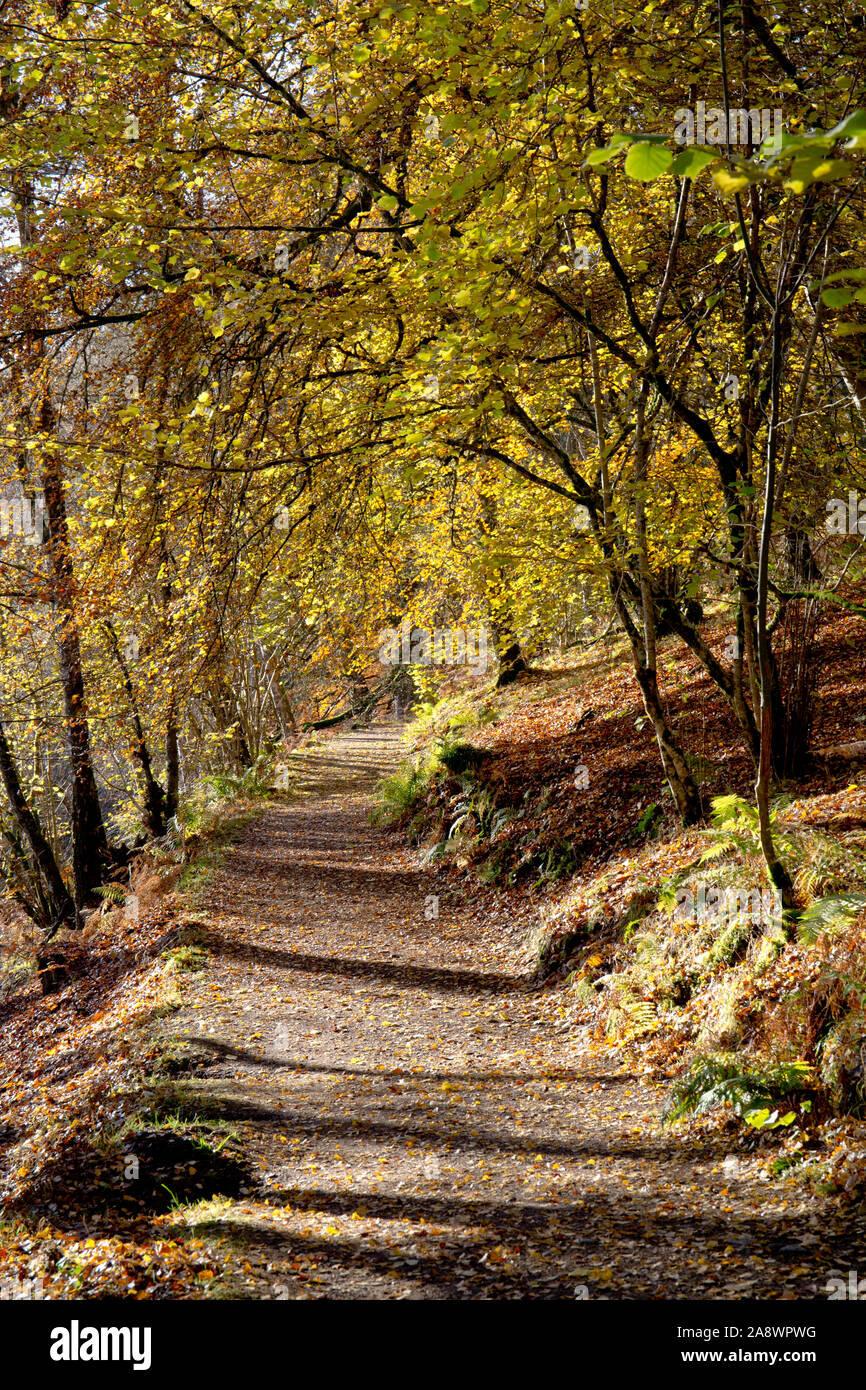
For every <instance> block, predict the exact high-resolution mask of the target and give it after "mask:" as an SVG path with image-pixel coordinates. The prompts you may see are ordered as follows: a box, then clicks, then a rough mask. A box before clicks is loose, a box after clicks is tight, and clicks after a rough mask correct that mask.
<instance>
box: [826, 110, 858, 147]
mask: <svg viewBox="0 0 866 1390" xmlns="http://www.w3.org/2000/svg"><path fill="white" fill-rule="evenodd" d="M843 135H847V136H856V135H866V111H852V112H851V115H850V116H846V117H845V119H844V121H840V122H839V124H838V125H836V126H834V127H833V129H832V130H828V131H827V136H828V137H829V138H830V139H832V140H841V139H842V137H843Z"/></svg>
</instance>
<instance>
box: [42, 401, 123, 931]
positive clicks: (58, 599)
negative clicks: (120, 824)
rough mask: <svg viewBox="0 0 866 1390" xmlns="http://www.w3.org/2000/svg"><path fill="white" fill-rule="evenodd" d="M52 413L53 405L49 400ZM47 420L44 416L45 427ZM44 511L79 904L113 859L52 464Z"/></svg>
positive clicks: (61, 498) (63, 520)
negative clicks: (97, 774) (56, 618)
mask: <svg viewBox="0 0 866 1390" xmlns="http://www.w3.org/2000/svg"><path fill="white" fill-rule="evenodd" d="M46 406H47V407H48V410H49V411H50V405H49V403H48V402H47V400H46ZM48 423H49V421H46V420H43V425H47V424H48ZM43 485H44V491H45V511H46V514H47V516H48V534H49V538H48V548H49V554H50V559H51V570H52V579H53V589H54V602H55V605H56V608H57V612H58V616H59V623H60V627H59V633H58V651H59V666H60V683H61V687H62V690H63V706H64V713H65V716H66V743H67V749H68V753H69V768H70V773H71V777H72V806H71V822H72V875H73V880H74V884H75V901H76V903H77V905H78V907H79V908H81V907H83V906H84V904H85V903H87V902H89V901H92V899H93V890H94V888H96V887H97V885H98V884H100V883H101V882H102V879H103V876H104V873H105V869H106V867H107V865H108V863H109V860H110V854H109V849H108V838H107V836H106V833H105V824H104V822H103V819H102V808H101V807H100V804H99V792H98V791H97V787H96V777H95V776H94V772H93V761H92V757H91V752H90V726H89V724H88V720H87V702H86V699H85V694H84V676H83V673H82V665H81V642H80V639H79V634H78V622H77V618H76V615H75V609H74V605H73V593H74V577H73V572H72V560H71V558H70V554H69V528H68V525H67V521H66V502H65V499H64V496H63V485H62V482H61V479H60V477H59V475H58V474H57V472H56V471H55V469H54V468H53V467H52V466H51V465H49V466H48V467H47V469H46V472H45V475H44V484H43Z"/></svg>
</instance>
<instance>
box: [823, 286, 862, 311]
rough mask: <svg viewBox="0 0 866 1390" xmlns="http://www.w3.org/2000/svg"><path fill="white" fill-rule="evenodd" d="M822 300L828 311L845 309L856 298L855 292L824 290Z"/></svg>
mask: <svg viewBox="0 0 866 1390" xmlns="http://www.w3.org/2000/svg"><path fill="white" fill-rule="evenodd" d="M821 298H822V299H823V301H824V303H825V304H826V305H827V308H828V309H844V307H845V305H846V304H850V303H851V300H852V299H853V298H854V291H853V290H822V291H821Z"/></svg>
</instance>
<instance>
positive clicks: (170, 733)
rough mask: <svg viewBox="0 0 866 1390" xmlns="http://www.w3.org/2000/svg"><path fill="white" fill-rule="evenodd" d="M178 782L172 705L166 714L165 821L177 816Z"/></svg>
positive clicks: (177, 760) (178, 757) (178, 774)
mask: <svg viewBox="0 0 866 1390" xmlns="http://www.w3.org/2000/svg"><path fill="white" fill-rule="evenodd" d="M179 780H180V750H179V748H178V742H177V722H176V715H175V709H174V705H172V706H171V708H170V709H169V712H168V727H167V728H166V731H165V815H166V819H167V820H171V817H172V816H176V815H177V792H178V783H179Z"/></svg>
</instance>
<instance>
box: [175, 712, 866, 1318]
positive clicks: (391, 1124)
mask: <svg viewBox="0 0 866 1390" xmlns="http://www.w3.org/2000/svg"><path fill="white" fill-rule="evenodd" d="M400 734H401V731H400V730H399V728H397V727H396V726H391V727H388V726H379V727H377V728H373V729H369V730H364V731H358V732H349V733H345V734H341V735H339V736H337V737H335V738H333V739H331V740H330V741H329V742H327V743H325V744H323V745H321V746H320V747H319V748H317V749H311V750H305V751H304V752H302V753H299V754H297V755H295V756H294V757H293V759H292V766H293V770H294V773H295V775H296V778H297V782H296V786H297V789H298V793H299V796H298V799H297V801H296V802H294V803H293V804H289V805H287V806H285V807H283V806H280V807H270V808H269V809H267V810H266V811H265V812H264V814H263V815H262V816H261V817H260V818H259V819H257V820H256V821H255V822H254V823H252V824H251V825H250V826H248V827H247V829H246V831H245V832H244V834H243V836H242V838H241V840H240V841H239V842H238V844H237V845H236V846H235V847H234V849H233V850H232V852H231V854H230V855H229V857H228V860H227V863H226V866H225V868H224V869H223V871H222V872H221V874H220V875H219V877H218V879H217V880H215V882H214V884H213V886H212V888H211V891H210V897H209V902H208V905H207V920H208V946H209V949H210V953H211V954H210V962H209V966H208V969H207V971H206V972H204V974H202V975H199V976H197V977H196V982H195V983H194V984H193V985H192V986H191V990H190V991H188V993H189V994H190V996H191V997H190V1003H189V1005H188V1007H187V1008H186V1009H185V1011H184V1013H183V1014H182V1015H181V1016H180V1023H181V1032H182V1033H183V1035H184V1037H185V1040H186V1041H187V1042H192V1043H195V1044H196V1045H197V1049H198V1051H199V1052H200V1053H204V1054H206V1057H207V1065H206V1066H205V1067H204V1068H203V1070H202V1071H200V1073H199V1074H197V1075H195V1076H193V1077H190V1079H189V1080H187V1081H186V1082H185V1083H184V1088H185V1091H186V1094H187V1098H188V1101H189V1104H190V1105H191V1106H192V1108H193V1109H197V1110H199V1112H200V1113H204V1112H205V1111H210V1112H215V1113H218V1114H220V1115H221V1116H222V1117H224V1118H225V1119H227V1120H230V1121H231V1122H232V1124H233V1125H234V1126H235V1127H236V1128H237V1129H238V1130H239V1131H240V1132H241V1134H242V1136H243V1139H244V1143H245V1146H246V1148H247V1150H248V1152H249V1153H250V1154H251V1156H252V1157H253V1159H254V1160H255V1161H256V1163H257V1165H258V1169H259V1176H260V1186H259V1188H258V1189H257V1190H256V1191H255V1192H251V1193H250V1194H249V1195H248V1198H247V1199H246V1200H243V1199H242V1200H240V1201H237V1202H228V1201H226V1202H223V1203H219V1204H218V1206H217V1208H216V1209H215V1210H213V1211H212V1213H211V1214H210V1216H209V1217H208V1218H207V1219H205V1220H203V1221H202V1219H201V1218H202V1215H203V1214H200V1215H199V1229H200V1230H202V1229H203V1230H205V1231H206V1232H208V1233H213V1234H214V1235H218V1236H220V1237H227V1238H229V1239H230V1241H231V1243H232V1246H233V1248H234V1250H235V1251H236V1252H238V1254H239V1257H240V1258H239V1266H240V1268H241V1270H242V1273H241V1274H240V1275H239V1279H240V1280H241V1283H240V1284H239V1285H238V1286H237V1288H236V1289H235V1292H236V1293H237V1294H239V1295H240V1296H247V1297H254V1298H306V1297H325V1298H371V1299H377V1298H388V1299H393V1298H420V1299H441V1298H459V1299H471V1298H524V1297H531V1298H569V1299H574V1298H575V1297H578V1298H583V1297H589V1298H598V1297H602V1298H689V1297H691V1298H694V1297H698V1298H743V1297H761V1298H773V1299H776V1298H791V1297H799V1298H822V1299H823V1298H826V1292H825V1291H824V1286H825V1283H826V1279H827V1274H828V1271H829V1270H830V1269H833V1268H835V1269H842V1270H843V1271H847V1270H848V1269H849V1268H856V1265H857V1251H858V1249H859V1250H860V1251H862V1249H863V1239H862V1237H863V1223H862V1222H861V1221H859V1220H857V1221H855V1220H853V1219H852V1217H851V1216H850V1215H849V1216H848V1217H847V1218H846V1217H843V1216H842V1215H841V1214H840V1213H837V1212H836V1210H835V1208H832V1207H828V1209H827V1211H826V1212H819V1209H818V1207H817V1205H816V1203H815V1201H814V1199H811V1200H810V1201H808V1202H806V1201H805V1200H803V1198H802V1197H801V1196H800V1195H799V1194H798V1193H797V1192H796V1191H792V1189H790V1188H788V1187H786V1188H781V1187H776V1186H771V1185H768V1184H766V1183H761V1182H759V1181H757V1180H756V1165H754V1164H750V1161H749V1160H746V1161H745V1163H742V1162H741V1161H740V1160H736V1161H735V1162H734V1163H733V1164H732V1162H731V1161H730V1159H729V1161H728V1162H727V1164H723V1160H724V1159H725V1154H726V1150H725V1148H724V1147H722V1148H719V1147H714V1146H713V1143H711V1142H710V1141H707V1140H700V1141H698V1140H695V1138H694V1136H688V1135H685V1134H672V1133H670V1132H668V1131H661V1130H660V1129H659V1125H658V1111H659V1108H660V1103H661V1098H662V1094H663V1093H662V1089H661V1088H660V1087H658V1086H657V1085H655V1084H653V1083H652V1082H651V1081H649V1080H648V1079H647V1078H645V1077H638V1076H634V1075H632V1074H629V1073H626V1072H623V1071H621V1070H620V1071H618V1070H617V1069H616V1067H615V1065H614V1064H613V1063H611V1064H610V1065H609V1067H608V1068H607V1069H606V1070H600V1069H599V1067H598V1064H597V1063H594V1062H592V1061H584V1062H582V1061H581V1057H580V1054H579V1053H578V1051H577V1050H576V1045H575V1042H574V1040H573V1039H572V1038H570V1037H569V1036H568V1035H564V1034H563V1033H562V1032H561V1031H555V1030H554V1028H553V1027H552V1017H553V1010H552V1008H551V1006H550V1003H549V1001H547V1000H545V997H544V996H543V995H539V994H538V993H536V992H533V991H532V990H531V989H530V988H529V986H528V981H527V979H526V976H525V967H524V966H523V965H522V964H521V954H520V945H521V939H522V934H523V929H522V925H521V924H520V923H517V922H514V921H511V920H509V918H508V915H507V913H508V907H507V906H505V907H504V908H503V909H502V913H503V916H502V917H501V919H500V920H498V921H494V920H491V919H490V917H489V916H487V917H484V916H480V914H479V912H478V909H477V906H473V904H472V903H471V902H467V903H465V904H459V903H456V904H455V903H449V902H448V901H446V900H445V898H444V897H443V898H441V899H440V901H439V903H438V912H439V915H438V918H437V917H435V916H434V915H433V913H434V912H435V910H436V906H437V905H436V904H434V902H433V901H432V896H431V895H433V894H434V893H435V892H436V891H437V882H438V880H436V879H435V878H434V877H433V876H432V875H430V874H429V873H425V872H423V871H421V870H419V869H418V868H417V867H416V863H415V856H414V855H412V854H410V853H408V852H406V851H404V850H402V849H401V848H400V847H399V844H398V843H397V840H396V837H394V836H389V835H387V834H385V833H384V832H382V831H378V830H375V829H372V828H371V827H370V825H369V821H368V812H369V807H370V804H371V802H370V788H371V785H372V783H373V782H374V781H375V779H376V778H377V777H378V776H379V775H381V773H382V771H384V770H386V769H387V768H388V767H389V766H391V765H392V764H393V763H394V762H395V761H396V760H397V758H398V756H399V743H400ZM502 901H503V902H504V903H506V904H507V899H506V898H504V897H503V899H502ZM715 1142H716V1144H717V1145H718V1144H722V1143H723V1141H722V1140H721V1139H720V1140H718V1141H715Z"/></svg>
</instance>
